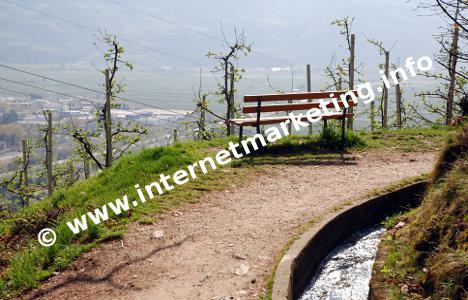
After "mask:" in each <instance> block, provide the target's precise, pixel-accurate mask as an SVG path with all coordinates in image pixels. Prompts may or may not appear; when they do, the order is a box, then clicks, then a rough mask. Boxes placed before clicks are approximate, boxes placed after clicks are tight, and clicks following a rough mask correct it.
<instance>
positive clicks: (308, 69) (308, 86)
mask: <svg viewBox="0 0 468 300" xmlns="http://www.w3.org/2000/svg"><path fill="white" fill-rule="evenodd" d="M307 91H308V92H309V93H310V92H312V84H311V80H310V65H309V64H307ZM309 102H312V100H310V99H309ZM312 132H313V130H312V122H311V123H310V124H309V135H312Z"/></svg>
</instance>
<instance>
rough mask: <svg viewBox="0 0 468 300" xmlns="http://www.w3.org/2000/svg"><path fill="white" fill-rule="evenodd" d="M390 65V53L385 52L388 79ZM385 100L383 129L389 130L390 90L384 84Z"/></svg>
mask: <svg viewBox="0 0 468 300" xmlns="http://www.w3.org/2000/svg"><path fill="white" fill-rule="evenodd" d="M389 64H390V52H389V51H385V76H386V78H388V68H389ZM383 96H384V99H383V102H384V103H383V106H384V107H383V118H382V121H383V122H382V127H383V128H387V127H388V88H387V86H386V85H385V84H384V94H383Z"/></svg>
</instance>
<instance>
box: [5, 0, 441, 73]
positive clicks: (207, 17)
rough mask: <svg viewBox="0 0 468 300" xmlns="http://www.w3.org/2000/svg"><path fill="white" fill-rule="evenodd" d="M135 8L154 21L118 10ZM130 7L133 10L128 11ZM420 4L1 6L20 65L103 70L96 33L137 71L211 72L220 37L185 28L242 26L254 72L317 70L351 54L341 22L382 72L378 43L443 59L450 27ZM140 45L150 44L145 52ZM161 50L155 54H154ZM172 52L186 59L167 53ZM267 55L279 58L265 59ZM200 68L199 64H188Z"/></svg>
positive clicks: (297, 1) (11, 58) (262, 0)
mask: <svg viewBox="0 0 468 300" xmlns="http://www.w3.org/2000/svg"><path fill="white" fill-rule="evenodd" d="M11 2H16V3H20V4H21V5H23V6H26V7H29V8H31V9H34V10H38V11H42V12H44V13H47V14H50V15H54V16H57V17H59V18H63V19H66V20H69V21H70V22H74V23H77V24H80V26H85V27H86V28H88V29H85V28H82V27H80V26H74V25H72V24H69V23H66V22H62V21H60V20H57V19H54V18H51V17H49V16H45V15H43V14H40V13H37V12H34V11H31V10H27V9H25V8H22V7H18V6H15V5H12V4H11ZM115 2H120V3H127V4H125V5H130V6H131V7H133V8H135V9H137V10H143V11H145V12H146V13H148V14H152V15H154V16H155V17H150V16H147V15H144V14H142V13H139V12H136V11H132V10H131V9H128V8H125V7H122V6H119V5H117V4H116V3H115ZM128 3H130V4H128ZM417 4H418V2H416V1H410V2H407V1H403V0H394V1H391V0H326V1H325V0H323V1H317V0H288V1H272V0H249V1H247V0H238V1H220V0H200V1H188V0H186V1H180V0H171V1H166V0H164V1H162V0H153V1H151V0H136V1H125V2H124V0H101V1H91V0H81V1H76V0H75V1H71V0H55V1H53V0H47V1H38V0H23V1H20V0H0V41H1V45H2V46H1V47H0V62H3V63H10V64H78V63H81V64H89V63H95V64H100V62H101V60H102V59H101V54H100V52H99V50H98V49H96V47H95V46H94V45H93V42H94V41H95V38H94V37H93V32H92V31H91V30H93V29H95V30H97V29H100V30H107V31H108V32H110V33H112V34H116V35H117V36H118V37H120V38H122V39H124V40H125V42H122V44H123V45H124V46H125V47H126V49H127V57H128V59H129V60H131V61H132V62H133V63H134V64H135V66H136V68H155V69H159V68H162V69H164V68H166V69H169V68H194V67H197V66H198V65H200V66H208V65H212V62H210V61H208V60H207V59H206V57H205V54H206V53H207V52H208V51H209V50H219V49H222V45H221V43H220V42H219V41H217V40H216V39H214V38H209V37H206V36H203V35H201V34H197V33H194V32H192V31H190V30H188V29H184V28H181V27H180V26H174V25H173V24H169V23H167V22H163V21H161V20H159V19H157V17H159V18H164V19H167V20H169V21H171V22H173V23H175V24H179V25H181V26H183V27H186V28H191V29H193V30H196V31H199V32H201V33H205V34H207V35H210V36H213V37H217V38H221V37H222V36H221V33H220V24H221V23H222V25H223V28H224V31H225V32H226V35H227V37H228V38H229V37H232V34H233V27H234V26H235V27H236V28H237V29H238V30H242V29H243V30H244V31H245V33H246V35H247V38H248V41H249V42H251V43H252V44H253V49H254V50H255V51H257V52H255V53H252V54H251V55H249V57H247V58H245V59H242V61H241V64H243V65H245V66H247V67H249V68H255V67H261V68H272V67H281V66H287V64H292V65H304V64H306V63H310V64H312V65H313V66H324V65H326V64H328V62H329V61H330V59H331V57H332V56H333V54H334V53H336V54H337V55H338V56H340V55H341V56H342V55H344V53H345V52H344V49H343V48H342V47H340V45H342V44H343V40H342V39H341V37H340V36H339V34H338V30H337V28H336V27H333V26H330V22H332V21H333V20H334V19H337V18H342V17H344V16H350V17H355V18H356V19H355V22H354V27H353V32H355V33H356V51H357V62H358V63H365V64H376V63H377V62H380V61H381V60H382V57H380V56H379V54H378V51H377V49H375V48H373V47H372V46H371V45H369V44H368V43H367V42H366V41H365V37H364V35H363V34H365V35H366V36H368V37H372V38H377V39H379V40H382V41H384V44H385V45H387V47H391V46H392V45H393V44H394V43H395V42H397V44H396V45H395V47H394V49H393V51H392V57H393V58H396V57H400V58H401V60H403V59H404V58H406V57H408V56H415V57H419V56H422V55H430V56H432V55H433V54H434V53H435V52H436V51H437V45H436V44H435V42H434V40H433V37H432V35H433V34H434V33H436V32H437V31H438V27H439V26H440V25H442V24H443V21H442V20H441V19H440V18H439V17H437V16H431V17H427V16H426V17H423V16H418V15H421V14H424V13H425V12H424V11H421V10H418V11H414V9H415V7H416V6H417ZM134 43H138V44H140V45H141V46H143V47H141V46H137V45H135V44H134ZM144 47H150V48H153V50H150V49H148V48H144ZM157 51H163V52H167V53H170V54H172V55H174V56H177V57H180V58H181V59H182V60H179V59H176V58H174V57H171V56H167V55H163V54H161V53H159V52H157ZM259 53H263V54H266V55H268V56H271V57H272V58H268V57H265V56H263V55H261V54H259ZM187 61H190V62H187Z"/></svg>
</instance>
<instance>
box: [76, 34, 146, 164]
mask: <svg viewBox="0 0 468 300" xmlns="http://www.w3.org/2000/svg"><path fill="white" fill-rule="evenodd" d="M96 38H97V40H98V41H99V42H101V43H102V44H104V45H105V46H106V47H107V50H105V52H104V60H105V63H106V69H105V70H103V71H102V73H103V74H106V73H107V74H106V84H105V88H106V97H107V98H108V99H107V101H106V104H105V105H104V107H101V108H100V110H99V112H98V115H97V117H98V124H97V126H96V129H95V130H88V129H83V128H75V127H74V128H69V135H70V136H72V137H73V138H74V140H75V141H76V142H77V143H78V145H79V148H78V149H79V152H80V155H81V156H82V157H86V156H87V157H89V158H90V159H91V160H92V161H93V162H94V163H95V164H96V166H97V167H98V168H99V169H103V168H105V167H109V166H110V165H111V163H112V161H113V160H114V159H119V158H120V157H121V156H122V155H124V154H125V153H126V152H127V151H128V150H129V149H130V148H131V147H132V146H133V145H135V144H136V143H137V142H138V141H139V140H140V137H141V135H144V134H146V133H147V132H148V130H147V129H146V128H145V127H143V126H142V125H141V124H140V123H138V122H132V121H125V122H124V121H117V122H112V116H111V113H110V112H111V108H119V107H121V101H122V100H121V99H122V98H120V97H119V94H121V93H122V92H123V91H124V90H125V85H124V84H123V79H122V80H121V81H117V79H116V76H117V73H118V71H119V70H120V69H121V68H127V69H129V70H132V69H133V65H132V64H131V63H130V62H129V61H127V60H125V59H124V58H123V55H124V53H125V49H124V48H123V47H122V45H121V44H120V42H119V41H118V39H117V37H116V36H114V35H110V34H108V33H104V34H103V35H102V36H101V37H96ZM103 136H104V137H105V143H104V149H105V150H104V151H102V148H103V146H102V144H103V143H102V142H100V141H101V139H102V137H103ZM102 157H104V162H103V161H101V158H102Z"/></svg>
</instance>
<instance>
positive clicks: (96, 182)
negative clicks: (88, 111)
mask: <svg viewBox="0 0 468 300" xmlns="http://www.w3.org/2000/svg"><path fill="white" fill-rule="evenodd" d="M448 132H449V129H446V128H442V129H411V130H402V131H398V132H396V131H388V132H384V133H382V132H376V133H374V134H366V133H361V134H358V135H360V136H361V137H362V138H363V139H364V140H365V143H366V144H367V145H368V147H370V148H376V147H385V148H389V147H391V148H395V149H400V150H403V151H409V150H423V149H427V147H439V146H440V145H439V141H440V140H441V139H443V137H444V136H445V135H447V133H448ZM337 141H338V136H336V135H334V134H330V133H328V134H327V135H326V136H322V137H317V136H315V137H312V138H307V137H297V136H296V137H294V136H293V137H288V138H284V139H283V140H282V141H281V142H278V144H275V145H273V146H271V147H268V148H267V149H266V151H264V152H263V153H262V154H260V155H255V156H254V157H253V158H248V159H243V160H241V161H236V162H234V163H232V164H231V165H230V166H226V167H223V168H222V169H217V170H216V171H213V172H209V173H208V174H206V175H204V176H202V177H201V178H199V179H198V180H196V181H190V182H189V183H187V184H185V185H183V186H178V187H177V188H176V189H174V190H172V191H171V192H166V193H165V194H164V195H162V196H161V197H158V198H157V201H149V202H147V203H146V204H145V205H140V206H138V208H136V209H134V210H131V211H129V212H128V213H126V214H122V215H120V216H119V217H118V218H115V219H113V220H109V221H107V222H106V223H105V224H104V225H99V226H90V228H89V229H88V230H87V231H85V232H84V233H83V234H81V235H79V236H72V234H71V233H70V231H69V230H68V228H67V227H66V225H65V222H66V221H69V220H71V219H72V218H74V217H76V216H79V215H81V214H83V213H85V212H87V211H89V210H92V209H94V208H96V207H100V206H101V205H103V204H105V203H107V202H109V201H113V200H115V199H116V198H119V197H121V196H122V195H124V194H128V196H129V199H132V198H134V197H136V195H135V192H134V188H133V186H134V185H135V184H137V183H138V184H140V186H142V185H145V184H148V183H150V182H152V181H154V180H156V179H157V175H158V174H160V173H165V174H166V175H168V174H172V173H173V172H175V171H176V170H178V169H180V168H185V167H186V166H187V165H189V164H191V163H193V162H195V161H197V160H199V159H202V158H204V157H206V156H207V155H211V156H212V155H214V154H215V153H216V151H217V150H219V149H221V148H224V147H225V146H226V145H227V143H228V140H226V139H221V140H215V141H211V142H188V143H183V144H180V145H176V146H170V147H162V148H154V149H146V150H143V151H142V152H140V153H138V154H132V155H129V156H127V157H125V158H123V159H121V160H120V161H119V162H118V163H117V164H116V165H115V166H114V167H112V168H111V169H109V170H105V171H104V172H102V173H100V174H98V175H96V176H93V177H92V178H90V179H89V180H86V181H80V182H78V183H77V184H75V185H74V186H72V187H71V188H69V189H66V190H58V191H56V192H55V193H54V194H53V196H52V197H50V198H47V199H44V200H43V201H41V202H40V203H36V204H33V205H31V206H30V207H28V208H25V209H23V210H21V211H19V212H18V213H15V214H12V215H7V216H1V217H2V219H3V220H0V296H1V295H12V294H16V293H18V292H21V291H23V290H27V289H30V288H33V287H35V286H37V285H38V283H39V282H40V281H41V280H43V279H44V278H47V277H48V276H50V275H51V274H52V273H53V272H56V271H60V270H63V269H65V268H66V267H67V266H68V265H69V264H70V263H71V262H72V261H73V260H74V259H75V258H76V257H77V256H78V255H79V254H80V253H82V252H84V251H87V250H89V249H91V248H92V247H95V246H96V245H97V244H98V243H100V242H105V241H108V240H112V239H118V238H120V237H121V236H122V235H123V234H124V232H125V229H126V225H127V224H128V223H130V222H133V221H140V222H141V223H152V222H154V221H155V220H156V219H157V218H158V217H160V216H161V213H162V212H164V211H166V210H169V209H171V208H173V207H176V206H177V205H179V204H181V203H186V202H189V203H190V202H196V201H197V200H198V199H199V198H200V196H201V195H202V194H203V193H204V192H206V191H210V190H221V189H224V188H226V187H230V186H231V183H234V182H235V184H241V183H242V180H239V179H242V178H243V179H247V178H248V175H249V174H250V173H253V171H254V170H255V171H259V170H261V169H262V168H263V166H268V165H269V164H271V163H284V164H288V163H294V162H295V161H296V160H304V159H316V158H317V157H320V158H324V157H325V158H326V157H329V156H333V154H332V153H328V154H327V153H325V154H324V149H326V150H330V149H334V148H335V149H336V143H337ZM347 141H348V146H352V145H360V147H364V144H362V143H360V139H359V138H356V136H353V135H350V136H348V139H347ZM427 141H429V142H430V145H427ZM325 152H327V151H325ZM328 152H330V151H328ZM234 179H235V180H234ZM44 227H49V228H54V229H55V231H56V232H57V235H58V241H57V243H56V244H55V245H54V246H52V247H49V248H45V247H40V246H38V243H37V240H36V235H37V233H38V232H39V230H40V229H42V228H44Z"/></svg>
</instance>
